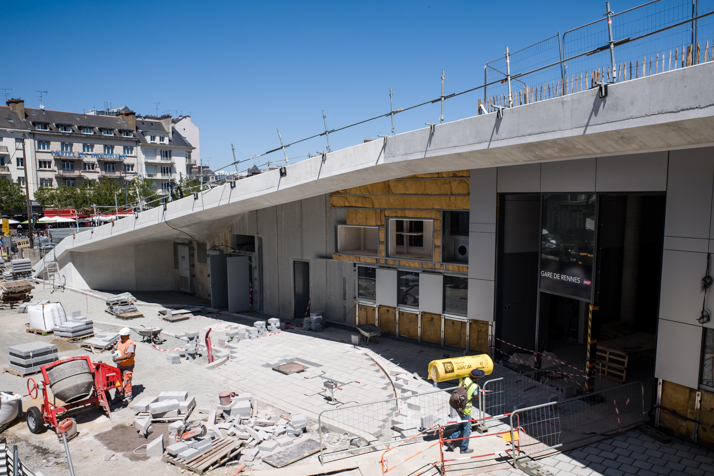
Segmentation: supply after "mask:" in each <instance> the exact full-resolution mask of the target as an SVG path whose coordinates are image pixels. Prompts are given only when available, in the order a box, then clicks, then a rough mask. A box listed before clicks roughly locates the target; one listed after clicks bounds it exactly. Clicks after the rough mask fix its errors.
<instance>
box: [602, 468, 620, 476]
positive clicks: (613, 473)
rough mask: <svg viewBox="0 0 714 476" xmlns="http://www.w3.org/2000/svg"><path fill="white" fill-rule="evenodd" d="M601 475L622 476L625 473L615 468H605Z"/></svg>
mask: <svg viewBox="0 0 714 476" xmlns="http://www.w3.org/2000/svg"><path fill="white" fill-rule="evenodd" d="M603 474H606V475H607V476H623V475H624V474H625V472H624V471H620V470H619V469H615V468H607V469H606V470H605V471H604V472H603Z"/></svg>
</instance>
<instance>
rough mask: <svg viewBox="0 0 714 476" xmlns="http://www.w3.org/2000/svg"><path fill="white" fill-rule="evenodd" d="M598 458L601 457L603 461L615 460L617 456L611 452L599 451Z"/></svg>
mask: <svg viewBox="0 0 714 476" xmlns="http://www.w3.org/2000/svg"><path fill="white" fill-rule="evenodd" d="M598 456H602V457H603V458H605V459H609V460H614V459H615V458H617V456H618V455H616V454H615V453H613V452H612V451H601V452H600V454H599V455H598Z"/></svg>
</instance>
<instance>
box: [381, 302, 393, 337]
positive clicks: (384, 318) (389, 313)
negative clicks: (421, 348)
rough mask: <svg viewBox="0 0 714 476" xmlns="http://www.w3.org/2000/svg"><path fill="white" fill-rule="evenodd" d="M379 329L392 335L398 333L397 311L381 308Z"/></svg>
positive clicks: (385, 307)
mask: <svg viewBox="0 0 714 476" xmlns="http://www.w3.org/2000/svg"><path fill="white" fill-rule="evenodd" d="M379 328H380V329H382V330H383V331H385V332H389V333H390V334H396V333H397V309H396V308H394V307H389V306H379Z"/></svg>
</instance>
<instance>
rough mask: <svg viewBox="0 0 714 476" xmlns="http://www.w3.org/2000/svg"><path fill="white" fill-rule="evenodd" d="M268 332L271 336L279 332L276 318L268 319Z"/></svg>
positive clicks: (278, 322)
mask: <svg viewBox="0 0 714 476" xmlns="http://www.w3.org/2000/svg"><path fill="white" fill-rule="evenodd" d="M268 331H269V332H270V333H271V334H274V333H276V332H280V319H278V318H277V317H271V318H270V319H268Z"/></svg>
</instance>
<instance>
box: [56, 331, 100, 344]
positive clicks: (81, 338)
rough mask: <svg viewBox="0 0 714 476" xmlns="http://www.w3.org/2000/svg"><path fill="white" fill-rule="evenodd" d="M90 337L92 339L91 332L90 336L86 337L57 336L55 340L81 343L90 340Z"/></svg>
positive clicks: (92, 334)
mask: <svg viewBox="0 0 714 476" xmlns="http://www.w3.org/2000/svg"><path fill="white" fill-rule="evenodd" d="M92 337H94V332H92V333H91V334H87V335H83V336H77V337H59V336H55V339H58V340H63V341H65V342H80V341H83V340H87V339H90V338H92Z"/></svg>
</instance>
